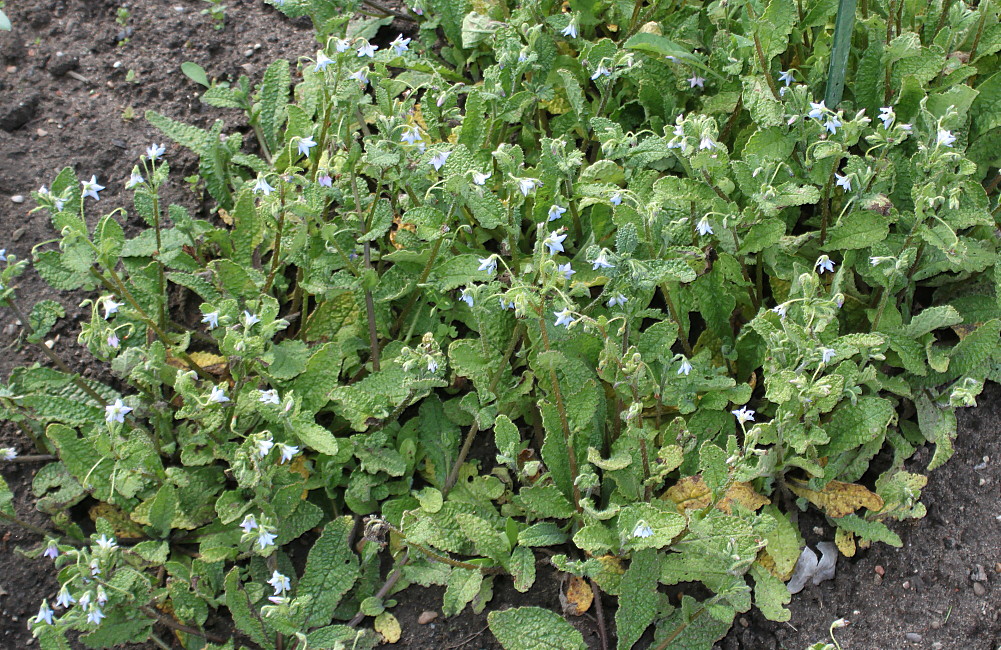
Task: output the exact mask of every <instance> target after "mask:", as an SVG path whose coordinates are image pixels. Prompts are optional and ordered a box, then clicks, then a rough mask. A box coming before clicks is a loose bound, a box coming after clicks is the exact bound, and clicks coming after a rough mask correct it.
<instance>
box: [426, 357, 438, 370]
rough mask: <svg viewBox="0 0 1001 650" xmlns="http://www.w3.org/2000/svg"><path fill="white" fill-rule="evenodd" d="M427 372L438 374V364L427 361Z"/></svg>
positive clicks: (431, 360)
mask: <svg viewBox="0 0 1001 650" xmlns="http://www.w3.org/2000/svg"><path fill="white" fill-rule="evenodd" d="M428 372H438V362H437V361H435V360H434V359H428Z"/></svg>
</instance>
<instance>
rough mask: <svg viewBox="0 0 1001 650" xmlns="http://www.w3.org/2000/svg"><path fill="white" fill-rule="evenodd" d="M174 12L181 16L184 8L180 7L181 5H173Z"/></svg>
mask: <svg viewBox="0 0 1001 650" xmlns="http://www.w3.org/2000/svg"><path fill="white" fill-rule="evenodd" d="M174 11H176V12H177V13H179V14H183V13H184V7H182V6H181V5H175V6H174Z"/></svg>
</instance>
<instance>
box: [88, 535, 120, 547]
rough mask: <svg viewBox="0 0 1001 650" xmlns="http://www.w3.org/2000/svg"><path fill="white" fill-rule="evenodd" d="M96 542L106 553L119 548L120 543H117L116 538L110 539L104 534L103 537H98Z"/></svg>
mask: <svg viewBox="0 0 1001 650" xmlns="http://www.w3.org/2000/svg"><path fill="white" fill-rule="evenodd" d="M94 541H96V542H97V545H98V546H99V547H100V548H101V549H102V550H105V551H111V550H113V549H115V548H116V547H117V546H118V543H117V542H116V541H115V538H114V537H108V536H107V535H105V534H104V533H101V536H100V537H98V538H97V539H96V540H94Z"/></svg>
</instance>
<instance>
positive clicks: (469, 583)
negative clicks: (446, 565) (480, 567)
mask: <svg viewBox="0 0 1001 650" xmlns="http://www.w3.org/2000/svg"><path fill="white" fill-rule="evenodd" d="M482 583H483V574H482V573H481V572H479V571H473V570H472V569H462V568H459V567H453V568H452V572H451V573H450V574H449V576H448V586H447V587H445V595H444V598H443V600H442V605H441V613H442V614H444V615H445V616H455V615H457V614H458V613H459V612H461V611H462V610H464V609H465V608H466V605H468V604H469V603H470V602H471V601H472V600H473V598H475V597H476V595H477V594H478V593H480V586H481V585H482Z"/></svg>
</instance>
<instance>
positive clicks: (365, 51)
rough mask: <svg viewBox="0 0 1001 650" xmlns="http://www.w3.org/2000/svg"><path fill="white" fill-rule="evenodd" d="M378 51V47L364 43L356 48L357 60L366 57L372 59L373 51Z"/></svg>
mask: <svg viewBox="0 0 1001 650" xmlns="http://www.w3.org/2000/svg"><path fill="white" fill-rule="evenodd" d="M378 49H379V46H378V45H372V44H371V43H369V42H368V41H365V42H364V43H363V44H362V45H361V47H359V48H358V58H361V57H364V56H367V57H369V58H372V57H374V56H375V51H376V50H378Z"/></svg>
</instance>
